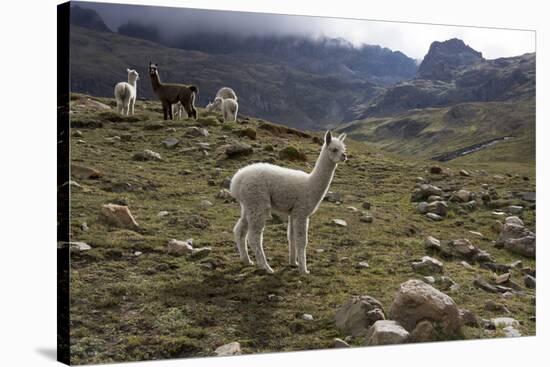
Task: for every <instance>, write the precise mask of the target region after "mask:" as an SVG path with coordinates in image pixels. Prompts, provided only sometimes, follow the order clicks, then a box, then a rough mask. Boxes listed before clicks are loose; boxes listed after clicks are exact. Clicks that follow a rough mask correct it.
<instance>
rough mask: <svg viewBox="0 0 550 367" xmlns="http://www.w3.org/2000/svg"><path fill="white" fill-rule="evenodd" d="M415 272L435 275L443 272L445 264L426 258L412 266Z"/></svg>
mask: <svg viewBox="0 0 550 367" xmlns="http://www.w3.org/2000/svg"><path fill="white" fill-rule="evenodd" d="M412 267H413V269H414V271H416V272H417V273H421V274H433V273H442V272H443V263H442V262H441V261H439V260H437V259H434V258H433V257H429V256H424V257H422V260H421V261H420V262H415V263H413V264H412Z"/></svg>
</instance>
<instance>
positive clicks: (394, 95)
mask: <svg viewBox="0 0 550 367" xmlns="http://www.w3.org/2000/svg"><path fill="white" fill-rule="evenodd" d="M535 61H536V57H535V54H534V53H530V54H525V55H521V56H516V57H509V58H500V59H495V60H486V59H484V58H483V57H482V55H481V53H480V52H477V51H475V50H473V49H472V48H471V47H469V46H467V45H465V44H464V42H462V41H461V40H458V39H452V40H449V41H446V42H434V43H433V44H432V45H431V47H430V51H429V52H428V54H427V55H426V57H425V58H424V61H423V62H422V64H421V65H420V67H419V69H418V73H417V74H416V77H415V78H414V79H412V80H410V81H406V82H401V83H398V84H397V85H395V86H393V87H390V88H388V89H387V91H385V92H384V93H382V94H381V95H380V96H378V97H377V98H376V99H374V101H373V102H371V104H370V105H368V106H366V108H364V109H362V110H358V111H357V113H356V115H355V118H356V119H363V118H366V117H372V116H391V115H394V114H396V113H401V112H404V111H407V110H411V109H418V108H426V107H445V106H452V105H455V104H458V103H464V102H494V101H520V100H525V99H528V98H532V97H534V95H535V81H536V78H535V74H536V69H535Z"/></svg>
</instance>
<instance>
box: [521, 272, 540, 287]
mask: <svg viewBox="0 0 550 367" xmlns="http://www.w3.org/2000/svg"><path fill="white" fill-rule="evenodd" d="M523 283H524V284H525V286H526V287H527V288H530V289H535V288H536V287H537V279H536V278H535V277H532V276H531V275H525V276H524V277H523Z"/></svg>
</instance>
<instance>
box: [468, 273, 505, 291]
mask: <svg viewBox="0 0 550 367" xmlns="http://www.w3.org/2000/svg"><path fill="white" fill-rule="evenodd" d="M473 284H474V286H475V287H477V288H479V289H482V290H484V291H485V292H489V293H499V290H498V289H497V288H496V287H495V286H493V285H491V284H489V282H487V281H486V280H485V279H483V278H482V277H480V276H477V277H476V278H475V279H474V283H473Z"/></svg>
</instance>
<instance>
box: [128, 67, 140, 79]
mask: <svg viewBox="0 0 550 367" xmlns="http://www.w3.org/2000/svg"><path fill="white" fill-rule="evenodd" d="M126 72H127V73H128V81H129V82H133V81H136V80H139V74H138V72H137V71H135V70H133V69H126Z"/></svg>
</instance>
